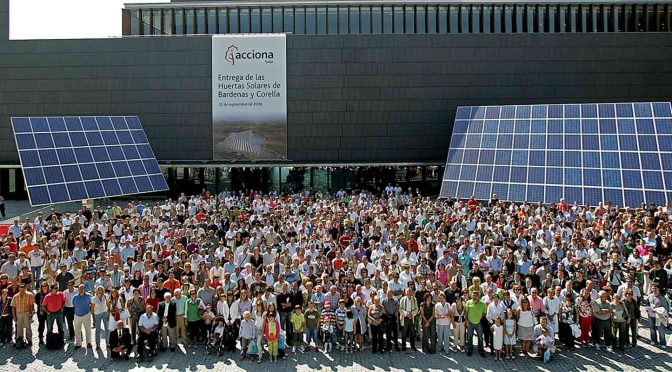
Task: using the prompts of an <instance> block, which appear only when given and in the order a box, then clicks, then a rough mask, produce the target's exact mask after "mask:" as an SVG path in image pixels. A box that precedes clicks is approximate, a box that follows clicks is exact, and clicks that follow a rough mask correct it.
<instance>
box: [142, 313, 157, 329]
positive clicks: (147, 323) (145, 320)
mask: <svg viewBox="0 0 672 372" xmlns="http://www.w3.org/2000/svg"><path fill="white" fill-rule="evenodd" d="M158 325H159V317H158V315H156V313H154V312H153V313H152V315H151V317H148V316H147V313H143V314H142V315H140V320H138V326H139V327H144V328H154V327H156V326H158Z"/></svg>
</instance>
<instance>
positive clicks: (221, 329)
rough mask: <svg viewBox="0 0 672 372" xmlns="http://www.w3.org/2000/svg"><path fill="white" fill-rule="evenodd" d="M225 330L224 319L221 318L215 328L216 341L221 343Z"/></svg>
mask: <svg viewBox="0 0 672 372" xmlns="http://www.w3.org/2000/svg"><path fill="white" fill-rule="evenodd" d="M224 330H225V327H224V319H220V320H218V321H217V326H216V327H215V330H214V334H213V336H214V337H213V338H214V343H216V344H219V343H220V342H221V341H222V337H224Z"/></svg>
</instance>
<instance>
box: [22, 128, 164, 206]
mask: <svg viewBox="0 0 672 372" xmlns="http://www.w3.org/2000/svg"><path fill="white" fill-rule="evenodd" d="M12 128H13V129H14V137H15V139H16V147H17V149H18V150H19V159H20V160H21V166H22V168H23V174H24V179H25V182H26V187H27V189H28V197H29V199H30V204H31V205H34V206H37V205H47V204H52V203H62V202H68V201H77V200H82V199H94V198H103V197H113V196H120V195H129V194H137V193H145V192H154V191H163V190H168V185H167V183H166V180H165V178H164V177H163V174H162V173H161V169H160V168H159V164H158V163H157V161H156V158H155V157H154V152H152V148H151V147H150V145H149V142H148V141H147V136H146V135H145V132H144V130H143V129H142V126H141V124H140V119H138V117H137V116H126V117H123V116H96V117H93V116H81V117H79V116H68V117H30V118H29V117H15V118H12Z"/></svg>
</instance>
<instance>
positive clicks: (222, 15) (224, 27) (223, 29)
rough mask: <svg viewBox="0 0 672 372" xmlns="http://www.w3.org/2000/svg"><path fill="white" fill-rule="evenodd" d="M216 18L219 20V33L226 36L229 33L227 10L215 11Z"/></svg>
mask: <svg viewBox="0 0 672 372" xmlns="http://www.w3.org/2000/svg"><path fill="white" fill-rule="evenodd" d="M217 13H218V14H217V16H218V17H217V18H218V20H219V33H220V34H228V33H229V14H228V9H227V8H220V9H218V11H217Z"/></svg>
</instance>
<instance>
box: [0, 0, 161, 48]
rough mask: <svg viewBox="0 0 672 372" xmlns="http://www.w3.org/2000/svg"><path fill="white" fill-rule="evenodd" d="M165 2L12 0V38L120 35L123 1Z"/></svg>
mask: <svg viewBox="0 0 672 372" xmlns="http://www.w3.org/2000/svg"><path fill="white" fill-rule="evenodd" d="M0 1H2V0H0ZM165 2H170V1H169V0H10V3H9V12H10V16H9V37H10V39H12V40H25V39H89V38H92V39H93V38H107V37H119V36H121V9H122V8H123V6H124V3H126V4H129V3H165Z"/></svg>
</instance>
